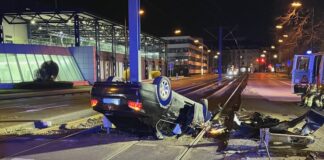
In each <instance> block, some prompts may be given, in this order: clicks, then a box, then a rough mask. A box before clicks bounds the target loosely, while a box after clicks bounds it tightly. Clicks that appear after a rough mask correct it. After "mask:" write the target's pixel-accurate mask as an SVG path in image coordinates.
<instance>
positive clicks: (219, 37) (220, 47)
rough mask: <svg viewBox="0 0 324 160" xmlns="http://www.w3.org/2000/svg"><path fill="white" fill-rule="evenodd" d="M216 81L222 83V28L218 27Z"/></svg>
mask: <svg viewBox="0 0 324 160" xmlns="http://www.w3.org/2000/svg"><path fill="white" fill-rule="evenodd" d="M218 50H219V55H218V81H219V82H221V81H222V55H223V28H222V26H220V27H219V33H218Z"/></svg>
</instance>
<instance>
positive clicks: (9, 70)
mask: <svg viewBox="0 0 324 160" xmlns="http://www.w3.org/2000/svg"><path fill="white" fill-rule="evenodd" d="M126 33H127V30H126V26H123V25H120V24H117V23H115V22H112V21H110V20H108V19H105V18H102V17H98V16H96V15H93V14H91V13H87V12H77V11H48V12H10V13H3V14H1V15H0V88H1V86H5V87H7V86H11V87H12V86H13V84H14V83H20V82H29V81H33V80H34V79H35V77H36V76H35V72H36V71H37V70H38V69H39V68H40V67H41V65H42V64H43V63H44V62H45V61H50V60H52V61H54V62H56V63H57V64H58V66H59V68H60V69H59V73H58V77H57V78H56V80H58V81H71V82H74V83H75V84H77V83H81V82H87V81H88V82H90V83H94V82H95V81H105V80H106V79H107V78H108V77H109V76H117V77H122V76H123V71H124V70H125V69H126V68H127V67H128V62H129V61H130V60H129V58H128V57H129V53H128V52H129V47H128V46H129V45H128V37H127V34H126ZM165 47H166V43H165V41H164V40H162V39H160V38H158V37H154V36H151V35H148V34H146V33H141V48H140V53H141V65H142V67H141V68H142V70H141V73H142V79H151V78H152V77H151V74H149V73H150V72H151V71H155V70H159V71H161V72H162V75H165V73H166V72H165V68H166V66H165V61H164V59H165V57H164V55H165V50H166V49H165Z"/></svg>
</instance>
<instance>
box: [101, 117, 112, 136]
mask: <svg viewBox="0 0 324 160" xmlns="http://www.w3.org/2000/svg"><path fill="white" fill-rule="evenodd" d="M102 124H103V127H104V128H105V129H106V132H107V134H109V133H110V128H112V123H111V122H110V121H109V119H108V118H107V117H106V116H103V117H102Z"/></svg>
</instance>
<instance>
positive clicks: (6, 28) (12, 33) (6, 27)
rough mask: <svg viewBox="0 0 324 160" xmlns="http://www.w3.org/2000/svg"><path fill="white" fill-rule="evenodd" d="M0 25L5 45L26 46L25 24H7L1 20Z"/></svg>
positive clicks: (26, 33)
mask: <svg viewBox="0 0 324 160" xmlns="http://www.w3.org/2000/svg"><path fill="white" fill-rule="evenodd" d="M2 25H3V33H4V42H5V43H15V44H28V32H27V25H26V24H8V23H7V22H6V21H5V20H3V22H2Z"/></svg>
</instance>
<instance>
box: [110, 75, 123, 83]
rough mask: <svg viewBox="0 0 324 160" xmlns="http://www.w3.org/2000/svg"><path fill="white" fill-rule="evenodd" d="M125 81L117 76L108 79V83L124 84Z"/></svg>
mask: <svg viewBox="0 0 324 160" xmlns="http://www.w3.org/2000/svg"><path fill="white" fill-rule="evenodd" d="M122 81H123V80H122V79H121V78H119V77H116V76H110V77H108V78H107V80H106V82H122Z"/></svg>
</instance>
